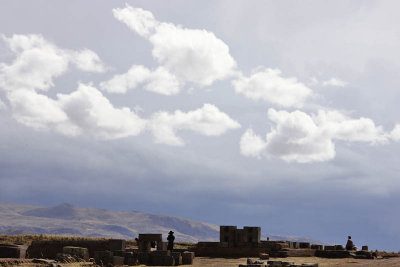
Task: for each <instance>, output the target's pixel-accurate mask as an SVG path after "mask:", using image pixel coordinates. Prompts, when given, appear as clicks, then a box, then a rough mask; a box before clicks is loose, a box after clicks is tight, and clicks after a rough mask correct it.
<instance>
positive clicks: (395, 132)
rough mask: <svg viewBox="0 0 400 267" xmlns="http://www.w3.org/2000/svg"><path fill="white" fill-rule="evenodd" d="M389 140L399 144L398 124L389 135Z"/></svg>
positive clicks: (399, 127)
mask: <svg viewBox="0 0 400 267" xmlns="http://www.w3.org/2000/svg"><path fill="white" fill-rule="evenodd" d="M389 136H390V138H391V139H392V140H393V141H396V142H399V141H400V124H396V125H395V127H394V128H393V130H392V131H391V132H390V134H389Z"/></svg>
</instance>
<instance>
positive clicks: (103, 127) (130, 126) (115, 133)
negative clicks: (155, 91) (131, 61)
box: [57, 84, 146, 139]
mask: <svg viewBox="0 0 400 267" xmlns="http://www.w3.org/2000/svg"><path fill="white" fill-rule="evenodd" d="M57 97H58V99H59V105H60V107H61V108H62V110H64V112H65V113H66V114H67V115H68V118H69V120H70V121H71V122H72V123H73V124H74V125H77V126H78V127H80V128H81V129H84V130H85V132H87V133H89V134H90V135H92V136H95V137H97V138H100V139H115V138H122V137H127V136H136V135H138V134H140V133H141V132H142V131H143V130H144V129H145V126H146V121H145V120H143V119H141V118H139V116H137V115H136V114H135V113H134V112H132V111H131V110H130V109H129V108H127V107H122V108H116V107H114V106H113V105H112V104H111V103H110V101H109V100H108V99H107V98H106V97H104V96H103V95H102V94H101V92H100V91H99V90H97V89H96V88H94V87H92V86H88V85H84V84H80V85H79V87H78V89H77V90H76V91H75V92H73V93H71V94H69V95H64V94H58V95H57Z"/></svg>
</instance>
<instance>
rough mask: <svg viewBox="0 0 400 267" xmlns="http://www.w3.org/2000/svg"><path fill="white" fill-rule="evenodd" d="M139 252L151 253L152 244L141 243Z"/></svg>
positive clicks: (148, 242)
mask: <svg viewBox="0 0 400 267" xmlns="http://www.w3.org/2000/svg"><path fill="white" fill-rule="evenodd" d="M139 251H142V252H150V251H151V242H150V241H139Z"/></svg>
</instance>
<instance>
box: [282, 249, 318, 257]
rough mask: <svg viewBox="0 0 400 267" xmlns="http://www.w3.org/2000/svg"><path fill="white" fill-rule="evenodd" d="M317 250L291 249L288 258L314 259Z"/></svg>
mask: <svg viewBox="0 0 400 267" xmlns="http://www.w3.org/2000/svg"><path fill="white" fill-rule="evenodd" d="M315 251H316V250H315V249H306V248H298V249H290V250H288V251H287V256H288V257H314V256H315Z"/></svg>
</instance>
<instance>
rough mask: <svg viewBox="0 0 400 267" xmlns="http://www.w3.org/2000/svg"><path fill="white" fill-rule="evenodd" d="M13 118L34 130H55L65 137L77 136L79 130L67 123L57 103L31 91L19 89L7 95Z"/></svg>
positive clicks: (66, 118) (65, 116)
mask: <svg viewBox="0 0 400 267" xmlns="http://www.w3.org/2000/svg"><path fill="white" fill-rule="evenodd" d="M7 98H8V100H9V102H10V106H11V109H12V113H13V117H14V118H15V119H16V120H17V121H18V122H20V123H22V124H24V125H26V126H29V127H32V128H34V129H36V130H55V131H57V132H60V133H62V134H65V135H70V136H74V135H78V134H79V133H80V129H79V128H78V127H76V126H75V125H73V124H71V123H70V122H69V119H68V116H67V114H66V113H65V112H64V111H63V110H62V109H61V108H60V106H59V103H58V102H57V101H56V100H54V99H51V98H49V97H47V96H46V95H42V94H38V93H36V92H35V91H32V90H26V89H19V90H13V91H10V92H8V93H7Z"/></svg>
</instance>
